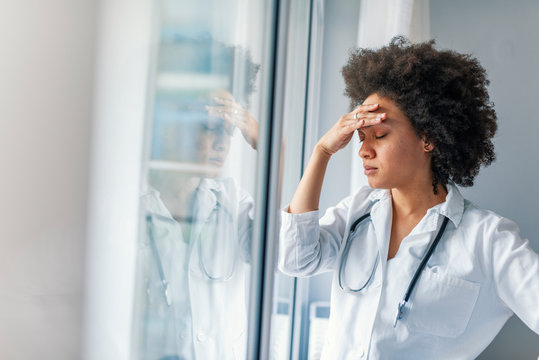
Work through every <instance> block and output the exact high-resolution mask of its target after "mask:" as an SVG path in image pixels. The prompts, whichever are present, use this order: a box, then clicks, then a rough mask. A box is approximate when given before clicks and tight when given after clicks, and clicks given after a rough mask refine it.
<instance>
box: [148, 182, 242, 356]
mask: <svg viewBox="0 0 539 360" xmlns="http://www.w3.org/2000/svg"><path fill="white" fill-rule="evenodd" d="M141 201H142V209H143V214H142V215H143V216H144V217H145V218H146V219H147V220H146V221H147V229H146V230H147V236H146V237H145V239H144V241H143V242H142V244H141V247H140V257H139V258H140V261H141V263H142V264H144V267H143V269H142V271H141V272H140V276H141V277H143V278H144V283H145V289H144V290H145V294H144V296H143V298H144V301H143V302H142V304H141V306H140V307H139V309H140V312H141V315H142V317H143V320H142V322H141V324H142V325H141V326H142V328H141V331H140V333H141V334H142V341H143V344H142V345H141V350H140V351H141V354H142V358H144V359H152V360H153V359H161V358H166V359H205V360H206V359H208V360H212V359H219V360H221V359H245V350H246V336H247V334H246V327H247V317H246V312H247V308H246V301H245V299H246V296H247V295H246V284H247V281H248V274H249V271H248V267H249V266H248V262H249V254H250V245H251V240H250V239H251V233H252V219H253V201H252V199H251V197H250V196H249V195H248V194H247V193H246V192H245V191H243V190H242V189H240V188H239V187H238V186H236V185H235V183H234V182H233V180H232V179H203V180H202V182H201V184H200V186H199V188H198V191H197V195H196V205H195V211H194V218H193V220H194V221H193V223H192V225H191V230H190V234H191V235H190V236H189V239H185V238H184V236H183V234H182V229H181V227H180V224H179V223H178V222H176V221H175V220H174V219H173V218H172V216H171V214H170V212H169V211H168V209H167V208H166V207H165V205H164V204H163V202H162V201H161V199H160V197H159V192H158V191H156V190H155V189H149V191H148V192H147V193H146V194H145V195H143V196H142V198H141ZM216 216H222V217H221V219H224V224H223V223H222V224H220V226H219V227H218V229H217V232H213V231H211V229H213V226H215V224H214V223H213V222H215V221H216V220H215V219H216ZM143 221H144V220H143ZM208 229H210V230H208ZM208 231H209V236H212V235H213V234H215V233H216V234H217V238H216V239H217V241H219V242H220V243H224V242H225V241H228V245H226V246H228V248H226V247H225V250H224V251H223V248H218V251H217V252H215V253H213V252H212V250H213V249H212V248H210V247H206V248H205V250H204V251H205V261H204V262H203V263H201V261H200V253H199V252H200V251H201V249H200V248H199V246H198V244H200V242H201V241H202V242H204V241H211V240H215V238H208ZM152 232H153V233H152ZM204 232H206V233H204ZM204 234H206V235H204ZM152 237H153V241H154V243H155V248H152V247H153V244H152ZM230 244H234V247H232V248H230V246H229V245H230ZM212 246H213V245H212ZM229 250H230V251H229ZM223 254H226V255H223ZM224 256H226V258H225V259H223V257H224ZM159 263H160V264H161V265H159ZM220 265H223V267H222V269H224V270H223V271H221V273H220V272H219V270H216V269H218V267H219V266H220ZM160 266H161V268H162V274H163V275H161V274H160V269H159V267H160ZM204 267H205V268H204ZM204 271H207V272H206V273H205V272H204ZM207 274H209V275H210V276H222V277H224V278H228V277H230V278H229V279H228V280H226V281H215V280H210V279H209V278H208V277H207ZM162 278H164V279H165V280H166V281H167V282H168V286H169V287H168V296H169V303H170V305H168V304H167V296H166V294H165V288H164V285H163V282H162V280H163V279H162Z"/></svg>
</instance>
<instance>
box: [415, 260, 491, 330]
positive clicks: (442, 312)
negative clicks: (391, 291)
mask: <svg viewBox="0 0 539 360" xmlns="http://www.w3.org/2000/svg"><path fill="white" fill-rule="evenodd" d="M433 270H436V268H434V269H432V270H431V269H428V268H426V269H425V270H424V271H423V274H422V275H421V278H420V280H419V282H418V284H417V288H416V290H414V292H413V293H412V295H411V298H410V300H411V303H410V304H411V306H410V311H409V313H408V322H407V323H408V328H409V329H410V330H411V331H417V332H423V333H428V334H432V335H435V336H441V337H457V336H459V335H460V334H462V333H463V332H464V330H465V329H466V326H467V325H468V321H469V320H470V317H471V315H472V312H473V309H474V307H475V303H476V301H477V297H478V296H479V290H480V287H481V285H480V284H479V283H476V282H473V281H469V280H464V279H460V278H457V277H453V276H450V275H447V274H442V273H439V272H435V271H433Z"/></svg>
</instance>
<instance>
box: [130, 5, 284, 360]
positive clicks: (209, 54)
mask: <svg viewBox="0 0 539 360" xmlns="http://www.w3.org/2000/svg"><path fill="white" fill-rule="evenodd" d="M271 3H272V1H269V0H267V1H266V0H256V1H244V0H224V1H223V0H203V1H197V2H193V1H187V0H184V1H178V0H174V1H170V0H162V1H160V2H158V10H159V15H158V20H157V22H158V23H157V27H156V28H157V29H158V31H157V32H158V41H157V45H156V57H155V68H154V70H153V71H152V73H151V74H150V75H151V78H152V83H153V87H152V89H150V92H151V94H152V100H151V103H152V111H151V116H150V119H149V120H148V122H149V125H148V136H147V138H148V140H147V141H148V144H147V149H148V151H147V154H146V155H145V158H144V165H145V166H144V168H145V171H144V174H143V183H144V184H145V188H144V189H143V193H142V195H141V213H142V216H141V228H142V229H143V231H141V239H140V246H139V249H140V251H139V257H138V259H139V260H138V262H139V273H138V276H137V284H138V292H137V306H136V313H135V329H136V330H135V334H134V343H135V344H136V345H135V346H136V349H134V353H135V358H137V359H244V358H245V353H246V341H247V336H248V333H247V323H248V319H247V316H248V313H247V310H248V303H247V299H249V291H250V289H249V284H250V268H251V267H250V261H251V248H252V235H253V219H254V218H255V213H254V209H255V206H254V200H253V199H255V198H256V196H255V195H256V194H255V179H256V169H257V163H256V161H257V152H256V148H257V139H258V122H259V121H267V120H265V117H264V114H265V113H266V109H267V107H268V101H267V99H266V94H267V91H266V89H267V88H268V86H269V80H268V79H270V78H271V77H270V76H269V75H270V74H268V69H269V64H268V61H267V60H266V58H269V57H268V55H269V54H271V53H272V51H273V50H272V49H271V43H270V41H269V40H270V39H269V38H268V34H271V33H272V31H268V29H267V26H269V25H270V23H269V21H268V19H270V18H271V17H270V16H269V15H271V14H270V13H271V9H273V6H272V4H271Z"/></svg>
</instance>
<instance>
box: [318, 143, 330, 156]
mask: <svg viewBox="0 0 539 360" xmlns="http://www.w3.org/2000/svg"><path fill="white" fill-rule="evenodd" d="M314 152H315V153H317V154H318V155H320V156H323V157H326V158H328V159H329V158H330V157H331V155H333V153H332V152H331V151H329V150H328V149H327V148H326V147H325V146H324V145H322V144H320V143H318V144H316V145H315V147H314Z"/></svg>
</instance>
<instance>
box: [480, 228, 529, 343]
mask: <svg viewBox="0 0 539 360" xmlns="http://www.w3.org/2000/svg"><path fill="white" fill-rule="evenodd" d="M488 251H489V253H490V263H491V271H492V276H493V282H494V287H495V290H496V292H497V293H498V296H499V297H500V299H501V300H502V301H503V302H504V303H505V304H506V305H507V306H508V307H509V308H510V309H511V310H512V311H513V312H514V313H515V314H516V315H517V316H518V317H519V318H520V319H521V320H522V321H523V322H524V323H525V324H526V325H527V326H528V327H529V328H530V329H532V330H533V331H535V332H536V333H537V334H539V254H537V253H536V252H535V251H533V249H531V248H530V244H529V241H528V240H526V239H522V238H521V237H520V233H519V229H518V226H517V224H515V223H514V222H513V221H511V220H508V219H505V218H501V219H499V221H498V224H497V226H496V227H495V230H494V234H493V237H492V241H491V242H490V249H489V250H488Z"/></svg>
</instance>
